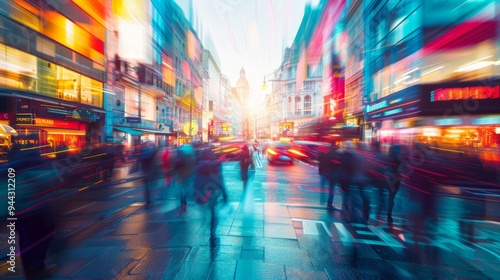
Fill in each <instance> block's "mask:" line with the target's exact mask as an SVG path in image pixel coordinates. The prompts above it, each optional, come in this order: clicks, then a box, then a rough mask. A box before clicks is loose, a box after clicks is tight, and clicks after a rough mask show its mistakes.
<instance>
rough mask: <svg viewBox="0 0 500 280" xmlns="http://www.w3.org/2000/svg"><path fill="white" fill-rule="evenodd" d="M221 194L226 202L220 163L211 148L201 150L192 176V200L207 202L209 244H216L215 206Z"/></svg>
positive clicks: (216, 218)
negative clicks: (208, 209) (208, 210)
mask: <svg viewBox="0 0 500 280" xmlns="http://www.w3.org/2000/svg"><path fill="white" fill-rule="evenodd" d="M221 196H222V198H223V201H224V203H227V192H226V189H225V186H224V179H223V176H222V165H221V163H220V162H219V161H218V160H217V157H216V155H215V154H214V152H213V151H212V149H205V150H204V151H203V152H202V155H201V158H200V161H199V163H198V164H197V166H196V173H195V178H194V200H195V202H197V203H199V204H208V206H209V208H210V214H211V217H210V244H211V245H216V240H217V237H216V229H217V220H218V217H217V212H216V207H217V204H218V202H219V198H220V197H221Z"/></svg>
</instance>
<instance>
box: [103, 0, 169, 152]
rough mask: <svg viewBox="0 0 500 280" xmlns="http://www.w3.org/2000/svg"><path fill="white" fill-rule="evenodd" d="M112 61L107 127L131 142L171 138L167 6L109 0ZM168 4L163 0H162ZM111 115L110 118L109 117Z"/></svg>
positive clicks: (160, 142) (159, 142)
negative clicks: (110, 120)
mask: <svg viewBox="0 0 500 280" xmlns="http://www.w3.org/2000/svg"><path fill="white" fill-rule="evenodd" d="M107 3H108V4H109V7H110V8H111V13H110V14H109V18H108V22H109V25H108V26H109V27H112V28H108V29H110V30H108V42H107V44H108V48H107V55H108V60H109V61H110V62H112V63H110V64H109V67H110V70H109V72H111V73H112V78H111V80H110V81H109V83H108V84H109V85H108V86H109V88H110V90H111V91H110V93H112V94H113V96H112V97H111V98H107V99H106V100H107V101H108V102H109V103H108V104H109V106H107V110H108V112H109V114H112V115H113V118H112V123H108V125H107V127H108V129H111V128H112V129H113V138H114V139H118V140H119V141H121V142H123V143H126V144H128V145H138V144H140V143H142V142H145V141H148V142H153V143H155V144H156V145H166V144H167V142H169V141H170V140H171V139H170V138H171V130H170V128H171V120H169V118H168V115H169V114H170V112H171V108H172V93H173V84H174V83H173V71H172V69H171V68H172V67H171V65H170V64H171V61H170V60H171V59H170V57H171V55H172V53H171V52H170V46H171V43H170V42H171V39H170V38H169V37H170V33H166V32H165V31H164V30H168V27H169V20H168V16H169V13H168V10H167V9H166V6H164V5H160V4H161V3H159V2H158V1H151V2H149V1H147V2H144V3H143V2H142V1H139V0H127V1H108V2H107ZM162 3H163V2H162ZM108 119H110V118H108Z"/></svg>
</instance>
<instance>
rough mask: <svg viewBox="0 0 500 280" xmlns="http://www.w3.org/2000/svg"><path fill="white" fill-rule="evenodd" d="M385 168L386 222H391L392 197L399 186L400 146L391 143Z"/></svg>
mask: <svg viewBox="0 0 500 280" xmlns="http://www.w3.org/2000/svg"><path fill="white" fill-rule="evenodd" d="M387 161H388V162H387V169H386V172H385V174H384V175H385V176H386V180H387V187H388V191H389V199H388V200H387V222H388V223H392V209H394V198H395V197H396V194H397V193H398V191H399V187H400V186H401V174H400V169H401V146H399V145H393V146H391V147H390V148H389V155H388V157H387Z"/></svg>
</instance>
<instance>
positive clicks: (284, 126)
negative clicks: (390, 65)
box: [280, 122, 294, 131]
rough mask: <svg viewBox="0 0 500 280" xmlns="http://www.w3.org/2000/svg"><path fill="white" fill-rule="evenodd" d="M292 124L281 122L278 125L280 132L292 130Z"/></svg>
mask: <svg viewBox="0 0 500 280" xmlns="http://www.w3.org/2000/svg"><path fill="white" fill-rule="evenodd" d="M293 128H294V122H282V123H280V130H289V131H290V130H293Z"/></svg>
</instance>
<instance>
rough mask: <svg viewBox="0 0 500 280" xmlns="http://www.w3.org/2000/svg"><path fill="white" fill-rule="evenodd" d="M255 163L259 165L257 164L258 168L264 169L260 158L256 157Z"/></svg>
mask: <svg viewBox="0 0 500 280" xmlns="http://www.w3.org/2000/svg"><path fill="white" fill-rule="evenodd" d="M253 158H254V162H255V163H257V164H255V165H256V166H257V167H262V161H261V160H260V158H259V157H258V156H254V157H253Z"/></svg>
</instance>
